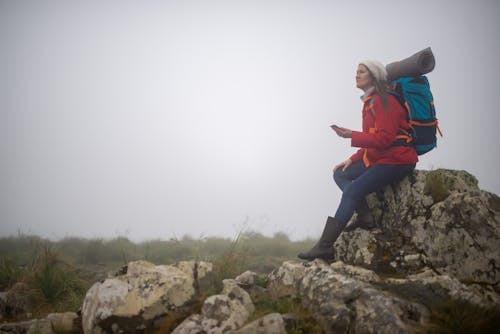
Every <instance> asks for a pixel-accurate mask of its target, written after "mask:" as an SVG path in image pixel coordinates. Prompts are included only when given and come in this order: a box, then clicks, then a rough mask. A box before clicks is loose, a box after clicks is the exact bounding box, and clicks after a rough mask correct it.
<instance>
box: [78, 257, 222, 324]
mask: <svg viewBox="0 0 500 334" xmlns="http://www.w3.org/2000/svg"><path fill="white" fill-rule="evenodd" d="M211 270H212V264H210V263H206V262H194V261H191V262H181V263H179V264H177V265H175V266H170V265H160V266H155V265H154V264H152V263H149V262H146V261H136V262H131V263H129V264H128V266H127V267H126V268H124V270H122V272H121V273H119V275H117V276H115V277H112V278H108V279H106V280H104V281H103V282H99V283H96V284H94V285H93V286H92V287H91V288H90V290H89V291H88V292H87V294H86V296H85V300H84V302H83V306H82V318H83V319H82V327H83V332H84V333H92V334H98V333H119V332H120V333H135V332H142V331H150V330H152V329H155V328H159V327H160V325H165V324H168V323H172V324H175V321H176V319H182V318H184V317H185V316H186V315H187V314H186V313H187V312H190V310H189V308H188V306H189V303H190V302H191V301H192V300H193V298H194V297H195V295H196V292H197V291H196V290H197V287H199V285H200V280H202V279H203V278H204V277H205V276H206V275H207V274H208V273H209V272H210V271H211ZM188 314H189V313H188ZM163 329H164V330H165V331H169V330H171V329H169V328H163Z"/></svg>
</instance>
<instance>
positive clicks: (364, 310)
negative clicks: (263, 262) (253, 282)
mask: <svg viewBox="0 0 500 334" xmlns="http://www.w3.org/2000/svg"><path fill="white" fill-rule="evenodd" d="M358 276H359V277H360V278H361V279H358V278H357V277H358ZM269 277H270V282H269V285H270V286H272V287H273V290H274V296H276V297H280V296H286V295H290V294H292V295H295V296H298V297H299V298H300V299H301V300H302V304H303V306H304V307H305V308H306V309H307V310H309V311H310V312H312V313H313V314H314V316H315V318H316V319H317V320H318V321H319V322H320V323H321V325H322V328H323V330H324V331H325V332H326V333H348V332H349V333H375V332H377V333H411V332H414V331H415V330H416V329H418V328H420V327H422V326H424V325H425V324H427V323H428V321H429V311H428V309H427V308H426V307H425V306H423V305H420V304H418V303H412V302H408V301H406V300H403V299H401V298H399V297H396V296H394V295H391V294H389V293H387V292H384V291H382V290H380V289H377V288H376V287H375V286H373V285H371V284H370V283H367V282H366V281H377V282H378V281H379V279H378V278H377V276H376V274H375V273H370V272H369V271H368V270H362V269H361V270H359V271H358V270H356V269H355V268H353V267H352V266H346V265H344V264H342V263H340V262H337V263H335V264H333V265H328V264H326V263H324V262H322V261H319V260H316V261H313V262H309V263H307V264H306V265H304V264H300V263H292V262H286V263H284V264H283V265H282V266H281V267H280V268H278V269H277V270H276V271H275V272H274V273H271V274H270V275H269ZM281 284H285V285H286V286H287V287H288V288H289V289H279V288H278V289H276V287H277V286H279V285H281ZM290 287H293V288H290ZM276 292H280V293H276ZM270 293H271V292H270Z"/></svg>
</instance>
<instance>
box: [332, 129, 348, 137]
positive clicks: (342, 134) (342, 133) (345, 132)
mask: <svg viewBox="0 0 500 334" xmlns="http://www.w3.org/2000/svg"><path fill="white" fill-rule="evenodd" d="M333 131H335V133H336V134H337V136H340V137H342V138H351V137H352V130H349V129H346V128H338V127H336V128H333Z"/></svg>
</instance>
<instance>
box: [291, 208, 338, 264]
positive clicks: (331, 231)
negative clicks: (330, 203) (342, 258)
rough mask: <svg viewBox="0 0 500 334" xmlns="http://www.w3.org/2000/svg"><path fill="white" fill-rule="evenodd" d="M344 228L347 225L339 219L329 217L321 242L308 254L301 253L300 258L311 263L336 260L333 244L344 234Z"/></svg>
mask: <svg viewBox="0 0 500 334" xmlns="http://www.w3.org/2000/svg"><path fill="white" fill-rule="evenodd" d="M344 226H345V224H342V223H341V222H340V221H338V220H337V219H335V218H332V217H328V219H327V220H326V224H325V228H324V229H323V233H322V234H321V238H320V239H319V241H318V242H317V243H316V245H314V246H313V248H311V249H310V250H308V251H307V252H300V253H299V255H298V257H299V258H300V259H302V260H309V261H311V260H314V259H323V260H333V259H334V258H335V252H334V250H333V244H334V243H335V241H336V240H337V238H338V237H339V235H340V233H342V230H343V229H344Z"/></svg>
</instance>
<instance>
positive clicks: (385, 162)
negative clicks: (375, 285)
mask: <svg viewBox="0 0 500 334" xmlns="http://www.w3.org/2000/svg"><path fill="white" fill-rule="evenodd" d="M356 86H357V87H358V88H359V89H361V90H363V91H364V94H363V96H362V97H361V99H362V101H363V103H364V106H363V110H362V117H363V119H362V128H363V131H352V130H349V129H346V128H341V127H337V126H334V125H332V128H333V130H334V131H335V132H336V133H337V135H338V136H340V137H343V138H350V139H351V146H353V147H359V148H360V149H359V150H358V151H357V152H356V153H355V154H353V155H352V156H351V157H350V158H349V159H347V160H345V161H343V162H341V163H339V164H338V165H336V166H335V167H334V169H333V172H334V174H333V177H334V179H335V182H336V183H337V185H338V186H339V187H340V189H342V199H341V201H340V205H339V207H338V209H337V212H336V213H335V217H328V219H327V221H326V225H325V228H324V230H323V234H322V235H321V238H320V239H319V241H318V242H317V243H316V245H314V247H313V248H311V249H310V250H309V251H307V252H301V253H299V255H298V256H299V258H301V259H304V260H313V259H315V258H320V259H325V260H332V259H334V257H335V254H334V250H333V244H334V243H335V241H336V240H337V238H338V237H339V235H340V233H342V231H345V230H347V229H349V230H352V229H354V228H356V227H361V228H371V227H373V226H374V223H373V218H372V216H371V214H370V212H369V208H368V205H367V203H366V198H365V197H366V195H368V194H369V193H372V192H375V191H377V190H380V189H382V188H383V187H385V186H386V185H388V184H391V183H395V182H398V181H400V180H401V179H403V177H405V176H406V175H408V174H409V173H411V172H412V171H413V169H414V168H415V164H416V163H417V161H418V156H417V152H416V151H415V149H414V148H413V146H396V145H394V141H395V139H396V135H397V132H398V129H406V130H407V129H409V125H408V122H407V120H406V111H405V110H404V108H403V107H402V106H401V105H400V104H399V102H398V101H397V100H396V98H395V97H394V96H392V95H390V94H388V93H387V71H386V69H385V67H384V66H383V65H382V64H381V63H380V62H378V61H374V60H367V61H364V62H361V63H360V64H359V65H358V69H357V72H356ZM354 211H356V212H357V214H358V219H357V220H356V221H355V222H354V223H353V224H351V225H349V226H348V227H347V228H346V224H347V222H348V221H349V220H350V219H351V217H352V216H353V214H354Z"/></svg>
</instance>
